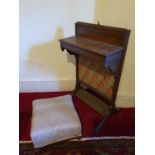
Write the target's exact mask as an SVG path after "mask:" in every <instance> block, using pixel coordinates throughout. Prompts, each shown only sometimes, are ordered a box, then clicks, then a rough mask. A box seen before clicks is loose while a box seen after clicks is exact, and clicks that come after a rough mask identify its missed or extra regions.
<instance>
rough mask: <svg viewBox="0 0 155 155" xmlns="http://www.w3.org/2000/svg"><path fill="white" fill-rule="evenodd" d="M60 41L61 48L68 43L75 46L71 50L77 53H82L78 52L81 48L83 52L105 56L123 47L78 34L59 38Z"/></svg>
mask: <svg viewBox="0 0 155 155" xmlns="http://www.w3.org/2000/svg"><path fill="white" fill-rule="evenodd" d="M60 42H61V45H62V46H61V47H62V48H63V47H64V46H65V45H64V44H68V45H70V46H74V47H76V48H77V50H76V51H72V52H75V53H77V54H83V53H80V52H78V50H83V52H84V51H89V52H91V53H94V54H98V55H100V56H107V55H111V54H114V53H116V52H119V51H121V50H122V49H123V47H120V46H115V45H112V44H108V43H103V42H100V41H96V40H92V39H88V38H84V37H80V36H73V37H68V38H65V39H61V40H60ZM64 48H65V47H64ZM67 50H72V48H71V47H70V49H69V48H67Z"/></svg>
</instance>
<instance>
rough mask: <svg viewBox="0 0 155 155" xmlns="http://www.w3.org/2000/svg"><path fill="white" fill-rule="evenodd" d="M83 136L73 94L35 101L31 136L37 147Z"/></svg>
mask: <svg viewBox="0 0 155 155" xmlns="http://www.w3.org/2000/svg"><path fill="white" fill-rule="evenodd" d="M78 136H81V123H80V120H79V117H78V114H77V112H76V110H75V107H74V105H73V102H72V96H71V95H65V96H60V97H54V98H48V99H38V100H34V101H33V112H32V121H31V138H32V142H33V144H34V147H35V148H40V147H43V146H46V145H48V144H52V143H55V142H59V141H62V140H66V139H70V138H74V137H78Z"/></svg>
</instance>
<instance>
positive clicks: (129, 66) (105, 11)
mask: <svg viewBox="0 0 155 155" xmlns="http://www.w3.org/2000/svg"><path fill="white" fill-rule="evenodd" d="M95 12H96V13H95V17H94V21H100V23H101V24H103V25H110V26H116V27H123V28H128V29H130V30H131V33H130V38H129V43H128V49H127V53H126V57H125V62H124V66H123V72H122V75H121V80H120V85H119V90H118V98H117V100H118V103H121V101H122V103H123V104H122V105H128V103H129V106H134V97H135V1H134V0H117V1H114V0H96V11H95Z"/></svg>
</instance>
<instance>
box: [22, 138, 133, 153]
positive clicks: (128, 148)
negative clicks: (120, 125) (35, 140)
mask: <svg viewBox="0 0 155 155" xmlns="http://www.w3.org/2000/svg"><path fill="white" fill-rule="evenodd" d="M134 145H135V141H134V138H133V139H132V138H131V139H111V140H93V141H92V140H91V141H66V142H60V143H57V144H53V145H49V146H47V147H44V148H42V149H37V150H34V148H33V145H32V144H20V155H134V154H135V150H134Z"/></svg>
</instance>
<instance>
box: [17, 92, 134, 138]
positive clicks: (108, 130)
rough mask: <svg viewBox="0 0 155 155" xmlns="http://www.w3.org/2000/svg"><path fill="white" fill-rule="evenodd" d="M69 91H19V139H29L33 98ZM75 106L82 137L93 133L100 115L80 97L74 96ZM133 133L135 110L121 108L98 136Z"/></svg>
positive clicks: (129, 134) (57, 94)
mask: <svg viewBox="0 0 155 155" xmlns="http://www.w3.org/2000/svg"><path fill="white" fill-rule="evenodd" d="M68 93H69V92H56V93H55V92H52V93H46V92H45V93H20V94H19V134H20V135H19V138H20V139H19V140H31V139H30V125H31V114H32V101H33V100H34V99H41V98H50V97H56V96H61V95H65V94H68ZM74 101H75V103H74V104H75V107H76V109H77V112H78V114H79V117H80V120H81V123H82V127H83V128H82V135H83V137H89V136H92V135H93V129H94V128H95V126H96V125H97V124H98V123H99V121H100V120H101V116H100V115H99V114H98V113H96V112H95V111H94V110H93V109H91V108H90V107H89V106H87V105H86V104H85V103H84V102H82V101H81V100H80V99H78V98H75V99H74ZM134 135H135V110H134V108H122V109H121V110H120V111H119V112H117V113H115V114H113V115H112V116H111V117H110V118H109V120H108V121H107V122H106V124H105V126H104V127H103V129H102V131H101V133H100V134H99V136H134Z"/></svg>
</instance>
